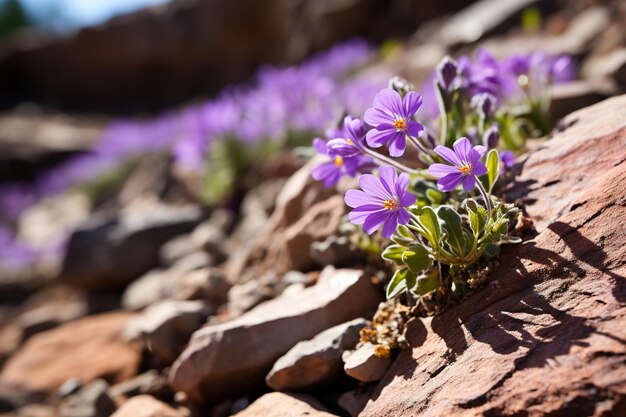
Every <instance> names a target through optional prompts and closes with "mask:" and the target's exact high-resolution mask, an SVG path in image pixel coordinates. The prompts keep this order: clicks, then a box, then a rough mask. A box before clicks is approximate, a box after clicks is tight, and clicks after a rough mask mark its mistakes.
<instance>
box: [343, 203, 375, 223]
mask: <svg viewBox="0 0 626 417" xmlns="http://www.w3.org/2000/svg"><path fill="white" fill-rule="evenodd" d="M377 211H380V205H378V206H372V205H369V206H361V207H357V208H355V209H354V210H352V211H351V212H350V213H348V220H350V222H351V223H352V224H363V223H364V222H365V219H367V217H368V216H369V215H370V214H372V213H374V212H377Z"/></svg>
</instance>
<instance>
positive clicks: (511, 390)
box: [359, 96, 626, 417]
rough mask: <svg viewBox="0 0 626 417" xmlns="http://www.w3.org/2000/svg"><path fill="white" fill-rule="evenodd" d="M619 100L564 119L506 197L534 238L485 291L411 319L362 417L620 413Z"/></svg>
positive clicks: (507, 254)
mask: <svg viewBox="0 0 626 417" xmlns="http://www.w3.org/2000/svg"><path fill="white" fill-rule="evenodd" d="M625 116H626V96H620V97H615V98H612V99H609V100H606V101H604V102H602V103H599V104H597V105H594V106H592V107H589V108H586V109H583V110H580V111H578V112H575V113H573V114H571V115H570V116H568V117H567V118H566V119H565V120H564V121H563V123H562V124H561V125H562V126H563V127H562V131H561V132H559V133H557V134H556V135H555V137H554V138H552V139H551V140H550V141H548V142H546V143H545V144H543V145H541V146H540V147H539V148H538V149H537V150H535V151H533V152H531V153H530V154H528V155H527V156H526V158H524V159H523V160H522V161H521V162H520V163H519V165H518V171H519V176H518V177H517V178H516V180H515V183H514V184H513V185H512V187H511V189H510V190H509V192H508V197H509V198H510V199H517V200H518V202H520V203H522V204H523V205H524V207H525V210H526V212H527V213H528V215H529V216H530V218H531V219H533V220H534V222H535V227H536V235H535V236H534V238H532V239H530V240H529V239H528V238H527V239H526V240H525V241H524V243H523V244H521V245H520V246H510V247H508V248H506V249H505V250H504V252H503V254H502V256H501V258H500V264H499V266H498V267H497V268H496V269H495V270H494V271H493V273H492V275H491V278H492V281H491V282H490V284H489V285H488V287H487V288H485V289H483V290H482V291H480V292H478V293H476V294H475V295H473V296H472V297H471V298H470V299H468V300H466V301H464V302H463V303H461V304H460V305H458V306H456V307H454V308H452V309H450V310H448V311H446V312H445V313H443V314H441V315H439V316H436V317H434V318H428V319H419V320H413V321H412V322H411V323H410V324H409V328H408V333H407V339H408V341H409V343H410V345H411V346H412V349H411V350H407V351H403V352H402V353H401V354H400V356H399V357H398V358H397V360H396V361H395V362H394V364H393V366H392V367H391V369H390V370H389V372H388V373H387V375H386V376H385V378H384V379H383V380H382V381H381V382H380V383H379V385H378V387H377V389H376V391H375V392H374V394H373V396H372V399H371V400H370V401H369V403H368V404H367V406H366V407H365V409H364V410H363V412H362V413H361V414H359V415H360V416H363V417H369V416H372V417H373V416H398V417H402V416H407V417H408V416H416V415H420V416H443V415H445V416H499V415H515V416H547V415H550V416H583V415H584V416H623V415H625V413H626V245H625V243H626V240H625V237H626V223H624V219H626V118H625Z"/></svg>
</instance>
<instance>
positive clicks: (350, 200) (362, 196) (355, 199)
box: [343, 190, 380, 210]
mask: <svg viewBox="0 0 626 417" xmlns="http://www.w3.org/2000/svg"><path fill="white" fill-rule="evenodd" d="M343 201H345V202H346V204H347V205H348V206H350V207H352V208H356V207H361V206H368V205H374V204H377V203H378V205H377V208H376V210H378V209H380V200H379V199H377V198H375V197H372V196H371V195H369V194H367V193H366V192H364V191H361V190H348V191H346V195H345V197H344V198H343Z"/></svg>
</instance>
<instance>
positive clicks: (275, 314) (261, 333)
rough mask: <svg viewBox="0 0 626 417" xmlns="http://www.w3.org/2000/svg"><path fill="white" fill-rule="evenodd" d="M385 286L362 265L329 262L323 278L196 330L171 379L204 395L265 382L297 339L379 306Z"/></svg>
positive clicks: (198, 396) (202, 397) (196, 394)
mask: <svg viewBox="0 0 626 417" xmlns="http://www.w3.org/2000/svg"><path fill="white" fill-rule="evenodd" d="M380 297H381V289H380V288H379V287H377V286H375V285H373V284H372V283H371V282H370V279H369V278H368V277H367V276H366V275H364V274H363V272H362V271H360V270H354V269H338V270H335V269H333V268H327V269H326V270H325V271H324V272H323V273H322V276H320V279H319V282H318V283H317V284H316V285H315V286H313V287H310V288H307V289H304V290H302V291H300V292H297V293H296V294H293V295H291V296H289V297H286V296H285V297H278V298H276V299H274V300H270V301H268V302H265V303H263V304H261V305H260V306H258V307H256V308H254V309H252V310H250V311H248V312H247V313H245V314H244V315H242V316H241V317H239V318H237V319H235V320H232V321H229V322H226V323H224V324H219V325H212V326H208V327H205V328H203V329H200V330H198V331H197V332H196V333H194V335H193V336H192V339H191V341H190V343H189V346H188V347H187V349H185V351H184V352H183V353H182V354H181V356H180V357H179V358H178V359H177V361H176V362H175V363H174V365H173V367H172V371H171V373H170V384H171V385H172V387H173V388H174V389H175V390H179V391H184V392H185V393H187V394H188V395H189V396H191V397H192V398H195V399H197V400H203V401H212V400H218V399H223V398H225V397H228V396H236V395H240V394H243V393H245V392H246V391H247V390H250V389H253V388H255V387H259V386H262V384H263V380H264V378H265V375H266V374H267V372H268V371H269V370H270V369H271V368H272V364H273V363H274V362H275V361H276V360H277V359H278V358H279V357H280V356H281V355H283V354H284V353H285V352H287V351H288V350H289V349H291V348H292V347H293V346H294V345H295V344H296V343H298V342H300V341H303V340H307V339H310V338H312V337H314V336H315V335H317V334H318V333H320V332H321V331H323V330H326V329H328V328H330V327H332V326H335V325H337V324H340V323H343V322H345V321H347V320H350V319H354V318H357V317H362V316H365V315H367V314H368V312H371V311H373V310H375V309H376V306H377V305H378V303H379V301H380Z"/></svg>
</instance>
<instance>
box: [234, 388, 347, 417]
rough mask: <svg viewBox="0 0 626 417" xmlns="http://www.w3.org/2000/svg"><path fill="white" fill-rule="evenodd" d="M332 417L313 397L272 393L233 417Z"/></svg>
mask: <svg viewBox="0 0 626 417" xmlns="http://www.w3.org/2000/svg"><path fill="white" fill-rule="evenodd" d="M302 416H307V417H333V416H335V414H330V413H329V412H328V410H327V409H326V408H325V407H324V406H323V405H322V404H321V403H320V402H319V401H317V400H316V399H315V398H314V397H312V396H310V395H304V394H283V393H281V392H272V393H269V394H265V395H263V396H262V397H261V398H259V399H258V400H256V401H255V402H253V403H252V404H250V405H249V406H248V407H247V408H246V409H245V410H243V411H242V412H240V413H237V414H235V415H234V416H233V417H302ZM335 417H336V416H335Z"/></svg>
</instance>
